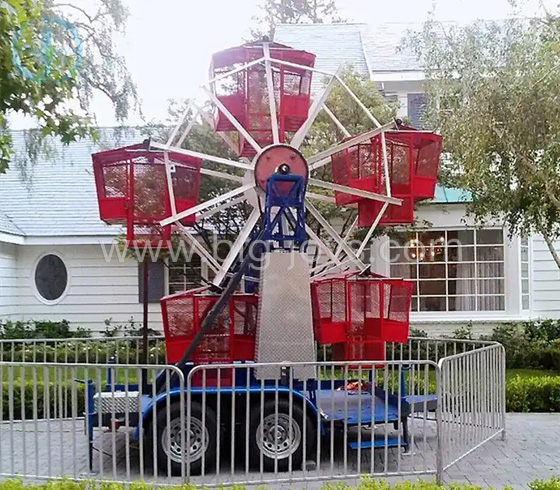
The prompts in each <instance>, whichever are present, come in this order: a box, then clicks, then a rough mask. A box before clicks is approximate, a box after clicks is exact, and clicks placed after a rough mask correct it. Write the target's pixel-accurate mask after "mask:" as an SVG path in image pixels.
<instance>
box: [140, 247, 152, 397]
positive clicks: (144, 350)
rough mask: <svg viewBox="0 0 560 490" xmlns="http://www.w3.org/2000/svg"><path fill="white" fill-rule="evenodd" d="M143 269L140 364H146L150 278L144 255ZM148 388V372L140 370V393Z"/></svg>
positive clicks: (147, 262) (148, 260)
mask: <svg viewBox="0 0 560 490" xmlns="http://www.w3.org/2000/svg"><path fill="white" fill-rule="evenodd" d="M143 264H144V270H143V271H142V272H143V277H142V284H143V287H144V289H143V291H142V293H143V294H142V308H143V309H142V359H141V362H142V364H144V365H145V364H148V305H149V295H148V283H149V279H150V273H149V269H150V266H149V264H150V258H149V257H144V262H143ZM147 388H148V373H147V371H146V370H145V369H143V370H142V393H146V392H147Z"/></svg>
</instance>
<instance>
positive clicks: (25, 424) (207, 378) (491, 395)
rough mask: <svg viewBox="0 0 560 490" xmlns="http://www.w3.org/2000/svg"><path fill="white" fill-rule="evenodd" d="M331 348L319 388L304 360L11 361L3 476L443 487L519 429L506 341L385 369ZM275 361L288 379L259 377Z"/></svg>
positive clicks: (432, 348)
mask: <svg viewBox="0 0 560 490" xmlns="http://www.w3.org/2000/svg"><path fill="white" fill-rule="evenodd" d="M88 340H89V339H88ZM113 340H114V339H113ZM119 340H123V341H125V339H119ZM79 341H80V342H81V341H82V339H80V340H79ZM126 341H128V339H126ZM48 342H51V341H47V343H48ZM69 342H72V341H69ZM26 345H27V344H26ZM61 345H63V346H64V347H63V349H64V350H63V351H62V352H67V351H68V352H69V351H70V350H71V349H72V347H70V346H71V345H72V344H71V343H63V344H61ZM91 345H93V343H92V344H91ZM106 345H109V344H106ZM11 347H12V346H10V348H11ZM154 347H156V348H157V346H156V344H154ZM18 349H20V346H18V345H14V351H18ZM38 352H39V350H37V351H36V353H38ZM92 352H93V351H92ZM99 352H101V351H99ZM57 354H58V355H60V351H59V352H58V353H57ZM319 354H320V357H321V358H322V360H320V361H317V362H314V363H305V364H306V366H308V367H312V368H313V370H314V371H315V372H316V376H315V377H314V378H313V379H307V380H301V379H297V378H296V376H295V375H294V373H295V372H298V369H296V368H300V367H301V365H302V363H277V364H266V365H264V364H256V363H255V364H223V365H201V366H196V367H194V368H192V367H188V368H186V369H183V370H181V369H178V368H177V367H175V366H166V365H159V366H156V365H151V364H150V365H141V364H135V363H134V358H133V357H122V358H121V360H120V362H119V363H114V364H113V363H106V362H103V363H99V364H94V363H93V360H94V359H95V357H94V358H91V357H89V358H88V359H89V361H90V362H89V363H85V362H82V363H72V362H42V361H39V360H38V361H37V362H15V361H14V362H0V381H1V391H0V476H2V477H14V476H20V477H25V478H29V479H50V478H63V477H67V478H72V479H75V480H84V479H86V480H87V479H91V478H96V479H99V480H107V481H109V480H110V481H119V482H131V481H135V480H138V479H142V480H145V481H150V482H152V483H154V484H156V485H159V484H161V485H170V484H173V485H176V484H181V483H192V484H196V485H203V486H207V487H213V486H219V485H221V484H226V485H231V484H249V485H263V484H274V483H299V482H312V481H332V480H344V481H346V482H348V483H354V480H356V481H357V480H358V479H359V478H360V477H361V476H363V475H371V476H384V477H386V476H397V475H399V476H417V475H434V476H436V478H437V479H438V480H440V481H441V478H442V474H443V471H444V470H445V469H446V468H448V467H449V466H451V465H452V464H454V463H455V462H456V461H458V460H459V459H461V458H462V457H464V456H465V455H467V454H469V453H470V452H472V451H473V450H475V449H476V448H477V447H479V446H480V445H482V444H483V443H484V442H486V441H487V440H489V439H491V438H492V437H495V436H496V435H498V434H500V433H501V434H503V433H504V431H505V402H504V398H505V382H504V373H505V360H504V351H503V348H502V346H501V345H499V344H495V343H490V342H477V341H453V340H449V339H411V340H410V341H409V343H408V344H395V345H390V344H389V345H387V348H386V355H385V357H386V359H385V360H379V361H375V360H371V361H359V362H358V361H352V362H337V361H331V360H329V359H328V357H329V352H328V351H321V350H320V352H319ZM98 358H99V359H101V358H103V359H104V358H105V357H104V355H101V354H100V355H99V356H98ZM68 359H70V356H69V357H68ZM125 359H126V360H127V361H129V362H130V364H127V363H126V362H123V361H124V360H125ZM262 367H266V370H263V371H261V372H267V373H270V372H271V371H272V372H274V371H276V372H278V373H279V376H278V379H275V380H269V379H267V380H265V379H259V368H262ZM186 448H188V450H187V449H186Z"/></svg>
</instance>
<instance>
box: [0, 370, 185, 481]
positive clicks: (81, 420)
mask: <svg viewBox="0 0 560 490" xmlns="http://www.w3.org/2000/svg"><path fill="white" fill-rule="evenodd" d="M0 381H1V383H2V385H1V388H2V389H1V391H0V441H1V442H0V477H18V476H21V477H26V478H29V479H33V480H35V479H39V480H40V479H51V478H62V477H67V478H72V479H75V480H81V479H91V478H98V479H100V480H115V481H121V482H130V481H134V480H137V479H143V480H155V481H156V482H158V481H165V480H166V479H167V478H169V479H170V480H171V479H172V480H173V481H174V482H176V481H177V479H176V478H172V474H171V469H170V468H169V471H162V470H161V469H160V468H161V466H162V465H161V462H160V460H161V459H162V458H165V455H164V453H162V452H161V451H159V452H158V451H154V450H153V449H154V444H153V442H152V441H153V440H154V438H155V437H154V436H155V434H156V433H157V432H158V431H159V430H162V429H161V428H162V427H167V426H169V425H170V421H171V417H172V415H173V414H174V413H178V414H179V421H180V422H182V424H183V426H184V423H185V415H184V414H185V413H186V411H185V396H184V376H183V373H182V372H181V371H180V370H179V369H177V368H176V367H174V366H158V367H155V366H153V365H119V366H116V365H112V364H100V365H97V366H94V365H91V364H62V363H47V364H42V365H41V364H33V363H0ZM142 385H144V386H143V388H144V389H143V391H144V393H149V394H150V395H151V400H148V399H147V397H143V396H142V395H141V391H142ZM152 400H157V403H155V406H156V407H157V409H155V410H148V409H149V408H150V404H152ZM165 437H166V438H169V433H168V435H167V436H165ZM183 439H184V431H183V432H180V433H179V435H178V436H177V438H176V439H174V440H173V441H171V443H170V444H169V446H171V447H172V446H173V444H181V440H183ZM182 466H183V468H184V465H182ZM181 474H183V475H184V474H185V471H184V469H183V471H179V477H180V475H181Z"/></svg>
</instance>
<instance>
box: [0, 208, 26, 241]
mask: <svg viewBox="0 0 560 490" xmlns="http://www.w3.org/2000/svg"><path fill="white" fill-rule="evenodd" d="M0 233H9V234H10V235H19V236H21V235H23V232H22V231H21V230H20V229H19V228H18V227H17V226H16V225H15V224H14V223H13V222H12V220H11V219H10V218H8V216H7V215H6V214H5V213H3V212H2V211H0Z"/></svg>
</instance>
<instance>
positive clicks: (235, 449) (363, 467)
mask: <svg viewBox="0 0 560 490" xmlns="http://www.w3.org/2000/svg"><path fill="white" fill-rule="evenodd" d="M310 364H312V365H314V367H315V368H316V370H317V372H318V373H319V376H318V380H317V381H315V380H307V381H305V380H303V381H300V380H298V379H296V376H295V374H294V373H295V372H297V369H298V368H301V366H302V365H305V366H309V365H310ZM259 366H266V368H267V370H266V372H267V373H270V369H271V368H276V369H277V370H278V373H281V377H280V378H279V379H278V380H276V381H274V382H271V381H264V380H258V379H255V378H253V377H252V368H257V372H258V367H259ZM413 368H414V372H415V373H421V375H422V376H426V377H428V376H432V377H433V373H434V372H435V370H436V369H437V365H436V364H435V363H433V362H430V361H406V363H405V362H400V361H399V362H379V363H375V364H373V365H372V362H371V361H369V362H357V361H352V362H351V363H349V362H317V363H314V364H313V363H305V364H302V363H282V364H266V365H263V364H255V365H253V366H250V367H247V366H246V365H219V366H218V365H214V366H198V367H196V368H195V369H194V370H193V371H192V372H191V373H190V374H189V376H188V377H187V380H186V386H187V401H186V403H187V424H189V421H190V422H191V424H193V423H194V424H195V425H196V424H199V425H201V426H202V427H207V428H208V432H204V431H203V432H202V440H203V443H204V444H205V443H206V439H205V437H208V445H209V446H210V450H209V452H208V453H206V454H204V457H203V461H202V463H201V466H200V468H199V473H200V474H199V475H195V474H193V473H192V472H191V471H190V469H189V466H190V465H187V480H188V481H189V482H191V483H194V484H200V485H205V486H214V485H219V484H227V485H230V484H251V485H264V484H272V483H297V482H308V481H332V480H345V481H351V480H353V479H359V478H360V477H361V476H363V475H372V476H391V475H410V476H412V475H429V474H434V475H435V473H436V470H437V464H436V445H437V426H436V423H435V422H434V421H433V420H429V418H428V414H429V413H430V412H431V411H434V410H435V407H436V403H435V393H434V392H433V391H430V384H429V383H425V384H423V385H422V388H421V390H420V391H416V390H414V391H412V392H407V391H406V389H407V388H406V387H407V386H408V377H409V376H410V373H412V372H413V371H412V369H413ZM430 372H431V373H432V375H430ZM232 380H236V383H235V386H236V388H235V390H234V393H231V390H224V389H222V387H224V386H230V385H231V382H232ZM412 386H413V387H415V386H416V384H415V383H414V384H412ZM432 388H433V386H432ZM215 427H216V428H217V429H214V428H215ZM220 428H221V430H220ZM192 434H194V432H193V431H192V430H191V431H190V434H187V437H188V439H190V438H191V437H195V436H193V435H192ZM188 445H189V442H187V447H188Z"/></svg>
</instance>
